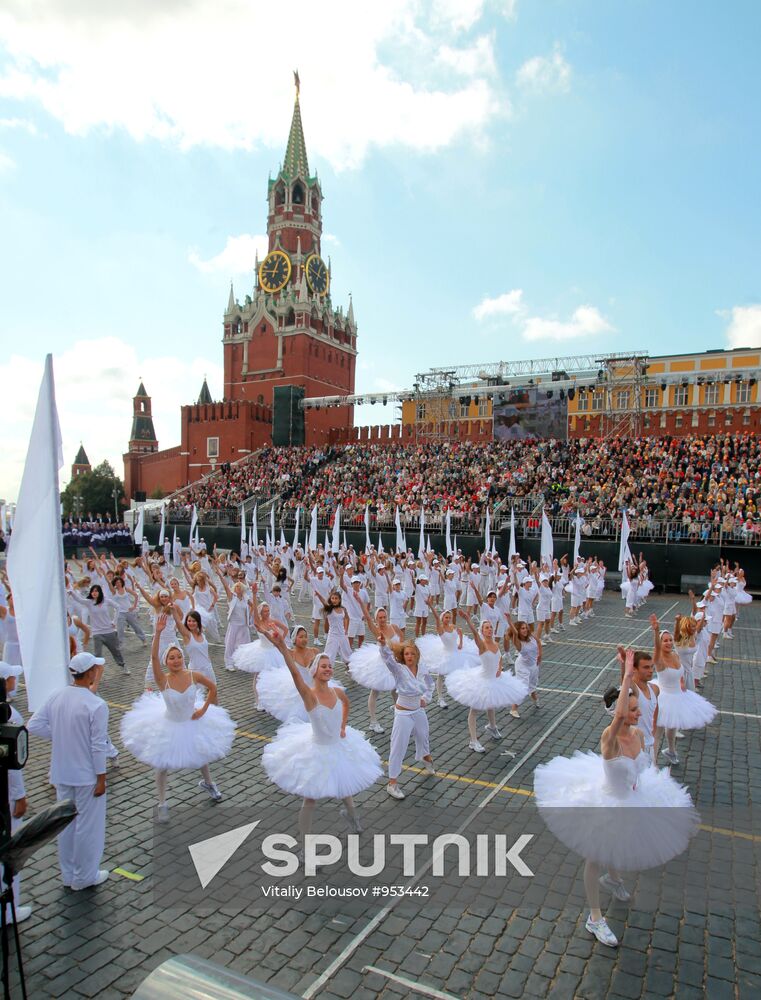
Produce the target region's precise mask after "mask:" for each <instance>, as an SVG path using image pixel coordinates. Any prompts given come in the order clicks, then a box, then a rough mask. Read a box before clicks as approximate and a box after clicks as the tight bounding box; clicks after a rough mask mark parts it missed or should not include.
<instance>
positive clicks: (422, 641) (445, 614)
mask: <svg viewBox="0 0 761 1000" xmlns="http://www.w3.org/2000/svg"><path fill="white" fill-rule="evenodd" d="M428 606H429V608H430V609H431V612H432V614H433V617H434V619H435V621H436V632H437V634H436V635H423V636H421V637H420V638H419V639H416V640H415V645H416V646H417V648H418V649H419V650H420V656H421V662H422V664H423V666H424V667H425V669H426V671H427V672H428V673H430V674H434V675H435V676H436V697H437V698H438V704H439V708H448V704H447V702H446V700H445V698H444V678H445V677H446V676H447V674H451V673H452V672H453V671H455V670H459V669H460V668H461V667H468V666H474V665H475V663H477V661H478V647H477V646H476V644H475V642H473V640H472V639H471V638H470V637H468V638H467V639H466V638H465V637H464V636H463V634H462V629H459V628H456V627H455V624H454V612H453V611H442V612H441V614H439V613H438V611H437V610H436V605H435V604H434V602H433V598H429V601H428Z"/></svg>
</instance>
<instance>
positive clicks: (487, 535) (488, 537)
mask: <svg viewBox="0 0 761 1000" xmlns="http://www.w3.org/2000/svg"><path fill="white" fill-rule="evenodd" d="M490 548H491V514H490V513H489V508H488V507H487V508H486V527H485V528H484V552H488V551H489V549H490Z"/></svg>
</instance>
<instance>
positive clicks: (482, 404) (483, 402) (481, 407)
mask: <svg viewBox="0 0 761 1000" xmlns="http://www.w3.org/2000/svg"><path fill="white" fill-rule="evenodd" d="M478 415H479V417H488V416H489V400H488V399H486V397H483V398H482V399H479V401H478Z"/></svg>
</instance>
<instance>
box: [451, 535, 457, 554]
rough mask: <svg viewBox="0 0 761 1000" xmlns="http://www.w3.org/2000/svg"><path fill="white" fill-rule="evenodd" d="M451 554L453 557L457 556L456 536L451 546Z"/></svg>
mask: <svg viewBox="0 0 761 1000" xmlns="http://www.w3.org/2000/svg"><path fill="white" fill-rule="evenodd" d="M452 552H453V554H454V555H455V556H457V535H455V536H454V544H453V546H452Z"/></svg>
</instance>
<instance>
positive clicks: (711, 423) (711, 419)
mask: <svg viewBox="0 0 761 1000" xmlns="http://www.w3.org/2000/svg"><path fill="white" fill-rule="evenodd" d="M708 426H709V427H715V426H716V414H715V413H709V414H708Z"/></svg>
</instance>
